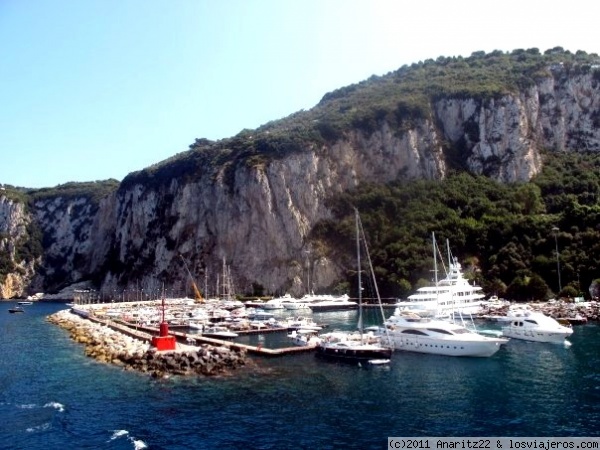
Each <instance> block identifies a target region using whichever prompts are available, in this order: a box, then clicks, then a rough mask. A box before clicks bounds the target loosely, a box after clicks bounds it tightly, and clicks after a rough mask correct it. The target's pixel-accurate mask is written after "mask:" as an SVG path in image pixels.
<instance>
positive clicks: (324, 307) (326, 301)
mask: <svg viewBox="0 0 600 450" xmlns="http://www.w3.org/2000/svg"><path fill="white" fill-rule="evenodd" d="M318 298H319V299H318V300H315V301H312V302H311V303H309V304H308V307H309V308H310V309H311V310H312V312H322V311H344V310H346V309H356V308H358V303H356V302H353V301H351V300H350V297H348V295H347V294H344V295H339V296H335V295H320V296H318Z"/></svg>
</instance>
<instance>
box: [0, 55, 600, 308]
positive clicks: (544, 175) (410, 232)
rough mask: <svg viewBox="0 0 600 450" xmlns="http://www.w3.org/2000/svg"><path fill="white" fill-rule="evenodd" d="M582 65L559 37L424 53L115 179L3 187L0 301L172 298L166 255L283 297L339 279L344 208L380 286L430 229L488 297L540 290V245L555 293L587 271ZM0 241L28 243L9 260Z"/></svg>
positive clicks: (587, 64) (593, 97)
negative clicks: (358, 221) (227, 271)
mask: <svg viewBox="0 0 600 450" xmlns="http://www.w3.org/2000/svg"><path fill="white" fill-rule="evenodd" d="M598 62H599V58H598V56H597V55H588V54H586V53H585V52H577V53H576V54H571V53H569V52H565V51H563V50H562V49H561V48H555V49H552V50H549V51H546V52H544V53H543V54H542V53H540V52H539V51H538V50H537V49H528V50H515V51H513V52H510V53H502V52H492V53H490V54H484V53H475V54H473V55H472V56H471V57H469V58H443V57H440V58H438V59H437V60H436V61H433V60H431V61H425V62H421V63H418V64H413V65H411V66H406V67H402V68H400V69H398V70H397V71H395V72H392V73H389V74H387V75H384V76H381V77H371V78H370V79H368V80H365V81H363V82H360V83H357V84H356V85H351V86H347V87H344V88H341V89H338V90H336V91H333V92H330V93H328V94H326V95H324V97H323V99H322V100H321V102H320V103H319V104H318V105H317V106H315V107H314V108H312V109H311V110H308V111H300V112H297V113H296V114H292V115H291V116H289V117H286V118H284V119H281V120H276V121H273V122H270V123H267V124H265V125H263V126H261V127H259V128H258V129H256V130H244V131H242V132H240V133H239V134H238V135H236V136H233V137H231V138H229V139H223V140H221V141H217V142H212V141H208V140H206V139H197V140H196V141H195V142H194V143H192V144H191V145H190V149H189V150H187V151H185V152H182V153H180V154H178V155H174V156H173V157H172V158H169V159H168V160H166V161H162V162H159V163H157V164H155V165H153V166H151V167H148V168H145V169H143V170H140V171H138V172H135V173H132V174H130V175H128V176H127V177H126V178H125V179H124V180H123V181H122V182H121V183H120V184H117V183H116V182H114V180H113V181H110V180H109V181H108V182H106V183H99V184H98V185H96V186H94V185H93V184H92V188H93V189H92V190H91V191H89V190H88V189H89V188H90V186H87V185H85V184H84V185H82V186H78V183H74V184H71V183H69V184H67V185H63V186H61V187H57V188H51V189H43V190H38V191H27V190H14V191H11V192H14V194H10V195H9V194H8V192H7V191H5V193H2V194H0V200H1V202H0V232H1V233H4V234H3V235H2V239H1V240H0V244H1V245H0V260H2V261H5V262H6V261H8V262H10V264H3V265H2V267H0V285H1V286H2V289H3V290H2V293H3V296H13V295H22V294H23V293H25V292H31V291H32V290H47V291H51V290H56V289H58V288H60V287H62V286H64V285H68V284H71V283H75V282H79V281H88V282H89V283H90V285H91V286H93V287H95V288H96V289H99V290H100V291H102V293H103V294H104V295H107V296H115V295H116V294H117V293H119V292H120V293H122V294H123V295H125V294H124V293H125V292H126V291H127V292H131V291H133V290H137V291H139V290H140V289H144V290H145V292H146V293H148V292H153V291H156V290H157V289H158V287H159V286H161V285H163V284H165V285H168V286H171V289H172V290H173V291H172V292H180V293H181V292H184V291H185V290H186V289H187V286H188V284H189V283H188V280H187V277H186V274H185V271H184V270H183V268H182V267H181V258H180V255H183V256H184V258H185V259H186V260H187V261H188V263H189V266H190V269H192V272H193V273H194V274H196V275H197V276H198V278H201V277H202V276H203V275H206V276H207V279H210V284H209V291H214V288H213V286H214V283H215V279H216V278H217V276H216V274H217V273H219V272H220V271H221V268H222V265H223V260H225V261H226V263H227V264H228V265H230V266H231V270H232V273H233V276H234V279H235V280H236V283H237V288H238V289H237V290H238V292H243V293H252V292H253V291H254V292H255V293H257V292H258V291H260V292H263V293H282V292H290V293H292V294H296V295H299V294H302V293H303V292H305V291H306V290H307V289H308V286H307V285H306V280H307V279H310V280H311V286H310V288H311V289H313V290H316V291H332V290H336V291H349V289H350V287H351V283H352V282H353V281H352V276H351V275H352V273H351V267H352V264H351V263H350V259H351V255H352V252H351V251H350V250H349V249H348V248H347V238H348V236H347V231H348V230H347V214H348V211H349V208H350V205H351V204H354V205H356V206H358V207H359V209H360V211H361V215H363V221H364V223H365V228H366V231H367V233H368V234H369V236H370V240H371V241H372V242H371V248H372V249H373V252H374V254H375V260H376V265H377V271H378V273H379V275H380V278H381V283H382V286H383V289H384V294H385V295H386V296H404V295H405V294H406V293H407V292H409V291H411V290H412V289H414V288H415V287H417V286H418V285H419V283H422V282H423V279H424V278H427V277H428V274H429V272H428V271H429V270H430V263H431V261H430V259H431V256H430V255H429V251H428V250H426V249H427V248H428V247H429V244H428V240H429V239H430V234H431V232H432V231H435V232H436V235H438V238H439V239H444V238H448V239H450V243H451V246H452V250H453V253H454V254H455V255H456V256H458V257H459V260H461V262H463V264H465V263H469V264H471V265H472V267H473V268H476V269H477V270H476V271H474V272H473V274H474V276H476V277H478V278H479V280H480V281H481V282H482V283H483V284H484V285H485V287H486V289H487V290H488V292H492V291H494V292H497V293H502V292H506V293H508V294H510V295H512V296H514V297H515V298H526V297H527V296H532V295H534V294H533V292H535V295H534V296H536V297H537V296H540V292H541V291H543V290H544V289H545V290H548V289H550V290H552V291H554V292H556V291H557V290H558V286H557V283H556V280H555V278H556V275H557V274H556V269H555V265H554V263H555V262H556V258H555V256H556V255H555V252H554V247H555V246H556V245H554V246H553V244H558V246H560V249H561V250H560V256H561V260H562V263H563V265H562V269H561V274H562V275H563V280H564V282H563V283H562V285H563V286H562V287H564V288H566V287H569V288H570V289H575V290H577V289H578V288H579V285H578V284H577V288H575V285H574V283H575V280H576V279H579V280H580V282H581V285H582V288H583V289H585V287H586V286H588V285H589V283H591V281H592V280H593V279H595V278H597V277H598V274H597V269H596V264H595V262H594V261H596V260H597V259H598V258H597V257H598V256H599V255H598V252H597V249H596V245H595V242H597V241H598V239H597V237H598V236H597V235H596V233H597V230H596V228H595V227H596V225H595V223H594V222H593V220H595V218H596V217H597V216H596V214H597V212H596V210H597V208H598V197H597V186H598V180H597V177H596V176H595V174H596V173H597V172H598V171H597V167H598V159H597V157H596V155H597V152H598V150H600V127H598V115H599V112H598V111H599V109H600V86H599V83H598V82H599V81H600V70H598ZM596 223H597V222H596ZM28 227H29V228H28ZM31 227H34V228H35V229H37V230H40V233H41V234H42V238H41V239H40V238H36V237H35V236H36V232H35V230H34V229H33V228H31ZM554 227H557V228H558V230H559V231H558V233H557V235H556V242H555V241H554V235H553V232H552V229H553V228H554ZM27 230H29V231H27ZM15 239H17V240H21V241H22V242H31V243H35V242H40V241H41V242H42V249H40V250H39V251H38V250H36V248H37V247H36V246H35V245H33V246H30V247H29V248H31V250H30V251H29V253H28V254H26V255H25V256H24V255H22V254H21V253H19V252H15V250H14V248H13V242H14V241H15ZM23 239H24V241H23ZM307 271H308V272H309V273H307ZM200 284H201V283H200ZM536 286H537V288H536V290H535V291H533V288H534V287H536ZM349 292H350V291H349ZM569 292H570V291H569ZM569 292H566V293H569ZM548 295H551V292H548Z"/></svg>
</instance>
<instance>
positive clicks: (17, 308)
mask: <svg viewBox="0 0 600 450" xmlns="http://www.w3.org/2000/svg"><path fill="white" fill-rule="evenodd" d="M8 312H9V313H11V314H15V313H24V312H25V310H24V309H23V308H22V307H20V306H13V307H12V308H9V310H8Z"/></svg>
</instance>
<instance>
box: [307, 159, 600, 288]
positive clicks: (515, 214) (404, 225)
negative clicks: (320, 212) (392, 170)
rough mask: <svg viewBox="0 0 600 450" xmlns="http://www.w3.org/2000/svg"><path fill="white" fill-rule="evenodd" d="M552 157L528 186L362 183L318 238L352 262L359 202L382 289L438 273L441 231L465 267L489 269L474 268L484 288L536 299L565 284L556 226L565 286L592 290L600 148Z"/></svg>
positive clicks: (454, 181) (599, 243) (334, 203)
mask: <svg viewBox="0 0 600 450" xmlns="http://www.w3.org/2000/svg"><path fill="white" fill-rule="evenodd" d="M544 157H545V167H546V169H544V171H543V172H542V173H541V174H540V175H539V176H538V177H536V178H535V179H534V180H532V182H530V183H524V184H515V185H504V184H499V183H497V182H494V181H492V180H490V179H489V178H486V177H482V176H471V175H468V174H466V173H456V174H454V175H451V176H449V177H448V178H447V179H446V180H444V181H441V182H440V181H425V180H420V181H414V182H410V183H404V184H400V183H397V184H391V185H387V186H382V185H369V186H367V185H363V186H361V187H360V188H358V189H357V190H356V191H354V192H348V193H346V194H344V195H341V196H339V197H338V198H336V199H335V200H331V207H332V210H333V211H334V214H335V216H336V218H335V219H333V220H330V221H327V222H321V223H320V224H318V225H317V226H316V227H315V228H314V230H313V232H314V234H313V236H312V238H313V239H315V240H319V241H322V242H327V243H328V246H329V247H330V248H335V249H336V252H337V254H336V255H335V258H337V259H338V260H340V261H344V263H345V264H348V267H352V262H351V259H352V257H353V256H352V255H353V254H354V253H353V251H354V250H353V248H352V234H353V233H354V231H353V226H352V223H353V222H352V221H353V212H352V207H353V206H356V207H357V208H358V209H359V211H360V213H361V218H362V222H363V225H364V229H365V232H366V233H367V235H368V236H367V238H368V240H369V243H370V248H371V256H372V259H373V263H374V265H375V266H376V268H377V269H376V271H377V272H378V273H379V274H381V278H380V280H378V281H379V282H380V283H381V285H380V288H381V290H382V296H384V297H390V296H399V297H405V296H406V295H407V294H408V293H410V292H412V291H413V290H414V289H416V287H418V283H419V280H431V279H432V273H431V270H432V267H433V256H432V250H431V233H432V232H435V235H436V240H437V242H438V244H440V245H442V246H443V243H445V241H446V239H448V240H449V244H450V247H451V251H452V253H453V254H454V255H455V256H457V257H458V258H459V260H460V262H461V263H463V267H464V268H467V269H468V266H469V264H467V263H468V262H472V263H473V264H474V266H476V267H477V268H479V269H480V270H481V273H475V272H468V273H469V276H470V277H471V278H473V279H475V280H477V281H478V282H479V283H480V284H482V285H483V287H484V289H485V290H486V292H488V293H496V294H498V295H507V296H510V298H513V299H515V300H531V299H542V298H548V297H549V296H550V295H552V292H554V293H557V291H558V281H557V280H558V277H557V264H556V252H555V240H554V234H553V232H552V228H553V227H555V226H556V227H558V228H559V231H558V234H557V244H558V246H559V253H560V260H561V277H562V285H563V288H565V287H566V286H568V285H569V283H571V284H575V285H578V283H579V282H580V283H581V286H582V290H583V291H584V292H586V291H587V287H588V286H589V285H590V283H591V282H592V280H593V279H596V278H597V277H598V274H599V273H600V267H599V264H600V263H599V262H598V261H600V225H599V224H600V220H599V219H600V198H598V196H597V195H595V192H597V186H598V183H600V170H599V169H600V155H596V154H577V155H573V154H546V155H545V156H544ZM592 194H593V195H592ZM559 204H560V205H561V207H560V208H558V207H557V206H556V205H559ZM348 281H351V277H349V278H348ZM569 292H570V291H569V290H565V289H563V292H562V294H564V295H566V294H568V293H569Z"/></svg>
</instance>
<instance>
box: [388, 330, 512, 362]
mask: <svg viewBox="0 0 600 450" xmlns="http://www.w3.org/2000/svg"><path fill="white" fill-rule="evenodd" d="M392 339H393V341H394V350H398V351H407V352H416V353H428V354H431V355H443V356H469V357H480V358H487V357H490V356H492V355H494V354H495V353H496V352H497V351H498V350H500V347H501V346H502V345H503V344H505V343H506V342H507V339H501V338H498V339H495V338H486V340H485V341H482V340H478V341H470V340H440V339H428V338H427V337H425V336H414V337H413V336H406V335H403V336H393V335H392Z"/></svg>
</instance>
